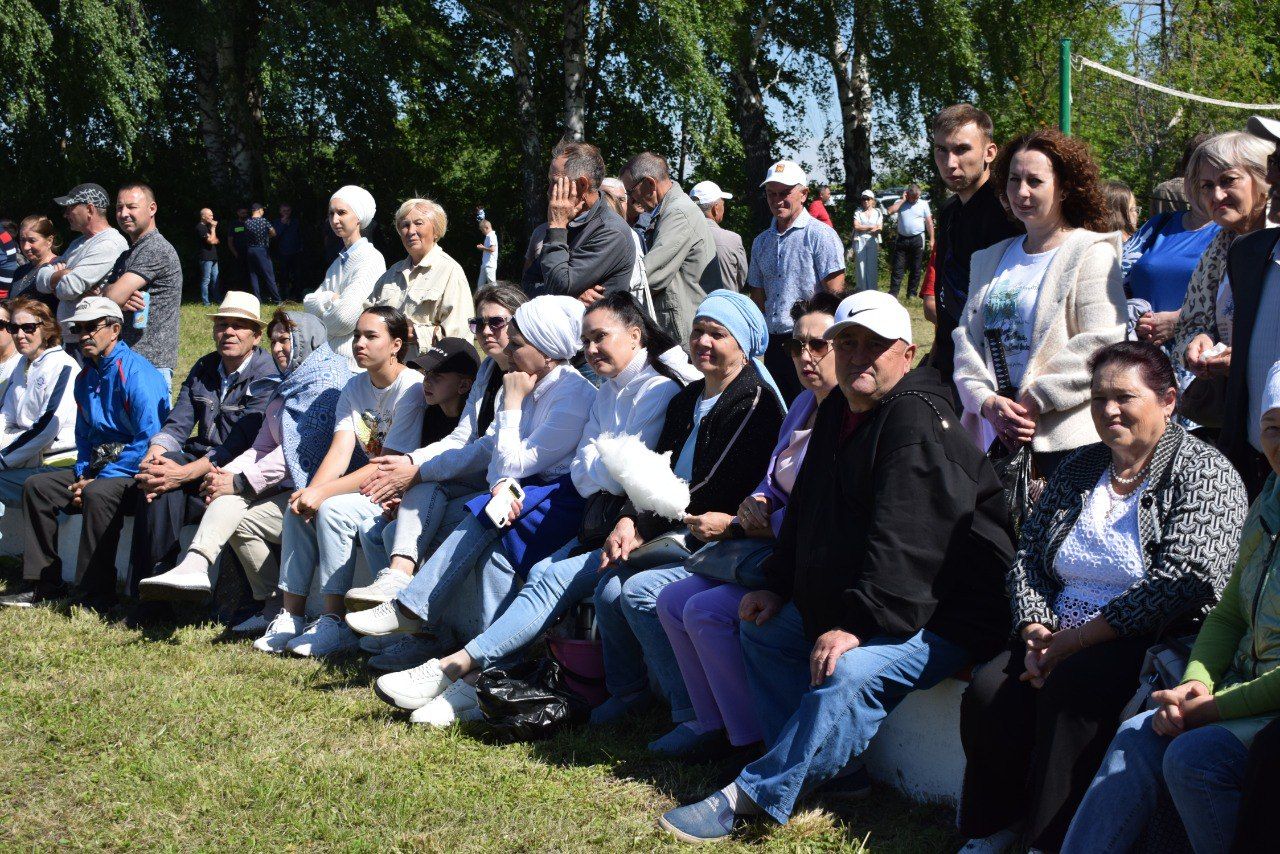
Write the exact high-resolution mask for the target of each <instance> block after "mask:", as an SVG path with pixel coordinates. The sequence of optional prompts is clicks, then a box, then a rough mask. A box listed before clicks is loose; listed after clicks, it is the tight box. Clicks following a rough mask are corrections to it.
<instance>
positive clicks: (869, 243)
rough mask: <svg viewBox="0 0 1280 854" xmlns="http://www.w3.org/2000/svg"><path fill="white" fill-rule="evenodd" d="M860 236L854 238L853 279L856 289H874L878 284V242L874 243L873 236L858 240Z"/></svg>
mask: <svg viewBox="0 0 1280 854" xmlns="http://www.w3.org/2000/svg"><path fill="white" fill-rule="evenodd" d="M860 239H861V238H858V239H855V240H854V242H853V245H854V257H855V258H856V259H857V263H856V265H855V267H854V273H855V276H854V280H855V281H856V282H857V284H858V287H857V290H860V291H874V290H875V289H876V288H877V287H878V286H879V285H878V282H879V280H878V279H877V276H878V275H879V271H878V270H877V269H876V267H877V266H878V262H879V258H880V244H878V243H876V241H875V238H871V239H869V240H863V241H862V242H861V243H859V242H858V240H860Z"/></svg>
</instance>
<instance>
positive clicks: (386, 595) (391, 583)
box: [344, 567, 413, 611]
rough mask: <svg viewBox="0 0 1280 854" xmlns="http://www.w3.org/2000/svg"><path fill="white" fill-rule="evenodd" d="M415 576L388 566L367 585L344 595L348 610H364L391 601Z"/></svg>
mask: <svg viewBox="0 0 1280 854" xmlns="http://www.w3.org/2000/svg"><path fill="white" fill-rule="evenodd" d="M411 581H413V576H411V575H405V574H404V573H403V572H401V571H399V570H398V569H392V568H390V567H387V568H386V569H384V570H382V571H381V572H379V573H378V577H377V578H375V579H374V580H373V583H372V584H370V585H368V586H367V587H353V588H351V589H350V590H348V591H347V595H346V597H344V599H345V601H346V603H347V610H348V611H363V610H364V609H366V608H372V607H374V606H375V605H381V604H382V603H383V602H390V601H391V600H392V599H394V598H396V596H397V595H399V593H400V591H401V590H403V589H405V588H406V587H408V586H409V582H411Z"/></svg>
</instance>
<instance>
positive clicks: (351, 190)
mask: <svg viewBox="0 0 1280 854" xmlns="http://www.w3.org/2000/svg"><path fill="white" fill-rule="evenodd" d="M334 199H342V200H343V201H344V202H346V203H347V205H348V206H349V207H350V208H351V212H352V213H354V214H355V215H356V216H358V217H360V230H361V231H364V230H365V229H366V228H368V227H369V224H370V223H372V222H373V215H374V214H375V213H377V211H378V206H377V204H376V203H375V202H374V201H373V194H372V193H370V192H369V191H368V190H366V189H365V188H364V187H357V186H356V185H355V184H347V185H346V186H345V187H339V188H338V191H337V192H336V193H334V194H333V195H332V196H330V197H329V203H330V204H332V203H333V200H334Z"/></svg>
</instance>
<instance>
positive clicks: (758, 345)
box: [694, 289, 787, 410]
mask: <svg viewBox="0 0 1280 854" xmlns="http://www.w3.org/2000/svg"><path fill="white" fill-rule="evenodd" d="M699 317H705V318H706V319H707V320H714V321H715V322H716V323H719V324H720V325H721V326H723V327H724V328H725V329H727V330H729V334H730V335H732V336H733V340H735V341H737V342H738V346H739V347H741V348H742V352H743V353H745V354H746V355H747V358H749V359H751V360H752V361H753V362H754V363H755V368H756V371H757V372H758V373H759V374H760V379H762V380H764V383H765V385H767V386H769V388H771V389H773V393H774V394H776V395H777V396H778V401H779V402H780V403H782V408H783V409H784V410H785V409H786V408H787V404H786V402H785V401H783V399H782V392H780V391H779V390H778V384H777V383H776V382H774V380H773V375H772V374H770V373H769V369H768V368H766V367H765V366H764V351H765V350H766V349H768V347H769V326H768V324H767V323H765V321H764V315H763V314H761V313H760V309H759V308H758V307H756V304H755V302H754V301H753V300H752V299H751V298H750V297H748V296H746V295H745V294H739V293H735V292H733V291H728V290H723V289H721V290H718V291H712V292H711V293H709V294H707V296H706V299H704V300H703V301H702V305H700V306H698V313H697V315H696V316H695V318H694V319H695V320H696V319H697V318H699Z"/></svg>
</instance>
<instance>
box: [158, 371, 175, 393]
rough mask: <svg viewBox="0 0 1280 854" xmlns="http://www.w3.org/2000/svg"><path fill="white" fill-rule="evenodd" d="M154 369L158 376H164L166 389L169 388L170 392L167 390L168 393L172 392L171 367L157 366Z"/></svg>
mask: <svg viewBox="0 0 1280 854" xmlns="http://www.w3.org/2000/svg"><path fill="white" fill-rule="evenodd" d="M156 370H157V371H159V372H160V376H162V377H164V384H165V388H168V389H169V390H170V392H169V393H170V394H172V393H173V391H172V389H173V368H159V367H158V368H156Z"/></svg>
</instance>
